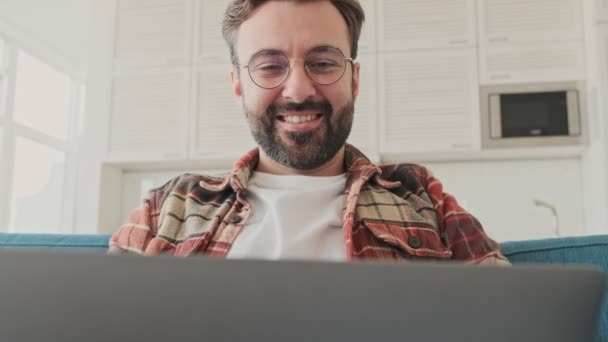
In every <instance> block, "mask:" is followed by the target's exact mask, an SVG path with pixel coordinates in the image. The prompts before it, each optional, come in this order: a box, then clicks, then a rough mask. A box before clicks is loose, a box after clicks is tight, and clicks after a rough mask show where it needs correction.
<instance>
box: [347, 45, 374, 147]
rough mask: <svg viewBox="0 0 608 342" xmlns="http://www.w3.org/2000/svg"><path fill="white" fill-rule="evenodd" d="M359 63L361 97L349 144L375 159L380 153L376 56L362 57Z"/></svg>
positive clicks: (356, 104) (358, 60)
mask: <svg viewBox="0 0 608 342" xmlns="http://www.w3.org/2000/svg"><path fill="white" fill-rule="evenodd" d="M357 62H358V63H360V65H361V71H360V76H359V77H360V80H359V96H358V98H357V99H356V101H355V113H354V119H353V127H352V129H351V132H350V136H349V138H348V142H349V143H350V144H352V145H354V146H356V147H357V148H359V149H361V150H362V151H363V152H364V153H366V154H367V155H368V156H369V157H370V158H374V157H375V156H376V155H377V151H378V142H377V139H376V138H377V136H378V135H377V129H378V110H377V108H378V105H377V90H378V89H377V84H378V82H377V68H376V65H377V64H376V55H373V54H372V55H360V56H359V58H358V59H357Z"/></svg>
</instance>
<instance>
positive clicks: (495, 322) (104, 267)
mask: <svg viewBox="0 0 608 342" xmlns="http://www.w3.org/2000/svg"><path fill="white" fill-rule="evenodd" d="M0 272H1V274H2V290H1V291H0V303H2V304H1V305H0V340H2V341H23V342H30V341H148V342H155V341H186V340H188V341H190V340H192V341H193V340H207V341H262V340H263V341H340V340H343V341H389V340H391V341H394V340H398V341H471V342H476V341H479V342H481V341H484V342H486V341H519V342H537V341H553V342H560V341H591V340H592V337H593V335H594V328H595V323H596V320H597V314H598V308H599V305H600V299H601V294H602V290H603V274H602V273H600V272H598V271H595V270H590V269H578V268H555V267H552V268H549V267H513V268H497V267H485V266H484V267H471V266H464V265H459V264H436V263H423V264H418V263H317V262H297V261H289V262H287V261H280V262H276V261H275V262H270V261H253V260H220V259H212V258H188V259H183V258H173V257H145V258H144V257H133V256H106V255H83V254H64V253H48V252H47V253H30V252H18V251H2V252H0Z"/></svg>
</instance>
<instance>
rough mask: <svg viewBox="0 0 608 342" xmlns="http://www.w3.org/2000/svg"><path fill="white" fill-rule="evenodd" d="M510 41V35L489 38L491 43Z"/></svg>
mask: <svg viewBox="0 0 608 342" xmlns="http://www.w3.org/2000/svg"><path fill="white" fill-rule="evenodd" d="M508 41H509V37H494V38H489V39H488V42H490V43H505V42H508Z"/></svg>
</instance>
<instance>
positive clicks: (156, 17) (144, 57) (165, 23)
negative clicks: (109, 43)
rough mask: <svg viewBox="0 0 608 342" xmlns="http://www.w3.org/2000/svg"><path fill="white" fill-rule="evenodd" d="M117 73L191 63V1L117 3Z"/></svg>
mask: <svg viewBox="0 0 608 342" xmlns="http://www.w3.org/2000/svg"><path fill="white" fill-rule="evenodd" d="M115 25H116V26H115V29H116V32H115V46H114V62H115V63H114V67H115V70H116V71H125V70H132V69H133V68H139V67H144V66H167V65H173V66H177V65H186V64H188V63H189V62H190V55H191V45H192V43H191V41H192V38H191V32H192V2H191V0H118V3H117V9H116V24H115Z"/></svg>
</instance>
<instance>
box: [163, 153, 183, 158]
mask: <svg viewBox="0 0 608 342" xmlns="http://www.w3.org/2000/svg"><path fill="white" fill-rule="evenodd" d="M163 157H164V158H167V159H178V158H181V157H182V155H181V154H179V153H165V154H164V155H163Z"/></svg>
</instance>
